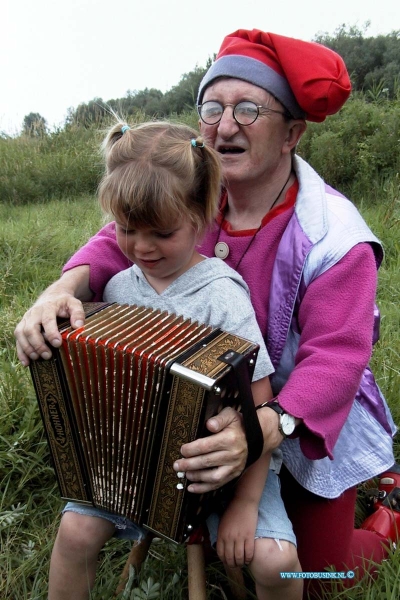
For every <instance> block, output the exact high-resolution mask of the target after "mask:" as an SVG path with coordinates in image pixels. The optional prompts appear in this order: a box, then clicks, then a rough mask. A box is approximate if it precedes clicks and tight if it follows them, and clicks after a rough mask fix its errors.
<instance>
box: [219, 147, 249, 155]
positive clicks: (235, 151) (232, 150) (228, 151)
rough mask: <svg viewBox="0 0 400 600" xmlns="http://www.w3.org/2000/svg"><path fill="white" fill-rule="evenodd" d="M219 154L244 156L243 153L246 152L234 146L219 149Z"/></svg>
mask: <svg viewBox="0 0 400 600" xmlns="http://www.w3.org/2000/svg"><path fill="white" fill-rule="evenodd" d="M218 152H219V153H220V154H242V152H244V149H243V148H238V147H234V146H232V147H231V146H220V147H219V148H218Z"/></svg>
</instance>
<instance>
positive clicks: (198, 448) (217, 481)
mask: <svg viewBox="0 0 400 600" xmlns="http://www.w3.org/2000/svg"><path fill="white" fill-rule="evenodd" d="M207 429H208V430H209V431H210V432H211V433H212V434H213V435H210V436H209V437H205V438H199V439H198V440H195V441H194V442H190V443H189V444H184V445H183V446H182V448H181V453H182V456H183V457H184V458H181V459H179V460H177V461H176V462H175V463H174V469H175V471H177V472H179V471H181V472H184V473H185V475H186V477H187V479H189V480H190V481H193V482H198V483H191V484H190V485H189V486H188V488H187V489H188V491H189V492H194V493H196V494H202V493H204V492H208V491H211V490H216V489H218V488H219V487H221V486H222V485H225V484H226V483H228V481H231V480H232V479H234V478H235V477H239V475H241V473H242V471H243V469H244V467H245V464H246V460H247V442H246V436H245V433H244V429H243V424H242V416H241V415H240V413H238V412H237V411H235V410H234V409H233V408H229V407H227V408H224V409H223V410H222V411H221V412H220V413H219V414H218V415H216V416H215V417H212V418H211V419H209V420H208V421H207Z"/></svg>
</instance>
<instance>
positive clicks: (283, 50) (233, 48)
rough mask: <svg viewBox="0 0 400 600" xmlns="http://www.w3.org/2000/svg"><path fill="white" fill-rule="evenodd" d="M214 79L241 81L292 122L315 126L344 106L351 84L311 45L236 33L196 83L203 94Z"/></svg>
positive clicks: (329, 55)
mask: <svg viewBox="0 0 400 600" xmlns="http://www.w3.org/2000/svg"><path fill="white" fill-rule="evenodd" d="M218 77H233V78H235V79H242V80H244V81H247V82H249V83H252V84H254V85H257V86H258V87H261V88H263V89H265V90H267V91H268V92H270V93H271V94H272V95H273V96H275V97H276V98H277V100H279V101H280V102H281V103H282V104H283V106H285V108H287V110H288V111H289V112H290V114H291V115H292V116H293V117H294V118H304V119H308V120H309V121H316V122H320V121H323V120H324V119H325V117H327V116H328V115H333V114H334V113H336V112H337V111H338V110H339V109H340V108H341V107H342V106H343V104H344V103H345V102H346V100H347V98H348V97H349V95H350V91H351V82H350V78H349V74H348V72H347V69H346V65H345V64H344V62H343V59H342V58H341V57H340V56H339V55H338V54H337V53H336V52H333V50H330V49H329V48H326V47H325V46H322V45H321V44H317V43H315V42H304V41H302V40H297V39H295V38H289V37H285V36H283V35H277V34H275V33H265V32H263V31H260V30H258V29H253V30H252V31H249V30H246V29H239V30H238V31H235V32H234V33H231V34H229V35H227V36H226V38H225V39H224V41H223V42H222V46H221V48H220V51H219V52H218V55H217V58H216V61H215V62H214V63H213V64H212V65H211V67H210V68H209V70H208V71H207V73H206V75H205V76H204V78H203V80H202V82H201V83H200V88H199V95H198V104H200V103H201V99H202V97H203V94H204V90H205V88H206V87H207V86H209V85H210V83H212V82H213V81H214V80H215V79H217V78H218Z"/></svg>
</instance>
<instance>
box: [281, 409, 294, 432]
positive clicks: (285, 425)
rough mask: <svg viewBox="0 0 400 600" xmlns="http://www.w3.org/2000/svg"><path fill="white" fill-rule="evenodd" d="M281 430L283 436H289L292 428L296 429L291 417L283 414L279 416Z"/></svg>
mask: <svg viewBox="0 0 400 600" xmlns="http://www.w3.org/2000/svg"><path fill="white" fill-rule="evenodd" d="M280 421H281V429H282V431H283V433H284V434H285V435H290V434H292V433H293V431H294V428H295V427H296V422H295V419H294V417H293V416H292V415H288V414H286V413H284V414H283V415H281V419H280Z"/></svg>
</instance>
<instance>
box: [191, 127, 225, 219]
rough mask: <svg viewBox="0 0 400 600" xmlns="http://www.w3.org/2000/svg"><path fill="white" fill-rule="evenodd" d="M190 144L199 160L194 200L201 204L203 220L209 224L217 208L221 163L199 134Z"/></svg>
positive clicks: (196, 166)
mask: <svg viewBox="0 0 400 600" xmlns="http://www.w3.org/2000/svg"><path fill="white" fill-rule="evenodd" d="M190 144H191V146H192V148H193V149H196V150H197V152H196V154H198V155H199V157H200V160H199V161H198V162H197V164H196V165H195V169H196V175H197V177H196V178H195V179H196V181H197V189H196V193H195V200H196V201H197V202H198V203H199V204H201V205H202V206H203V214H204V221H205V224H206V225H211V223H212V222H213V220H214V218H215V215H216V213H217V210H218V203H219V197H220V190H221V164H220V160H219V156H218V155H217V153H216V152H215V150H213V149H211V148H210V147H209V146H208V145H206V144H205V143H204V140H203V138H202V137H201V136H198V137H197V138H192V139H191V140H190Z"/></svg>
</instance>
